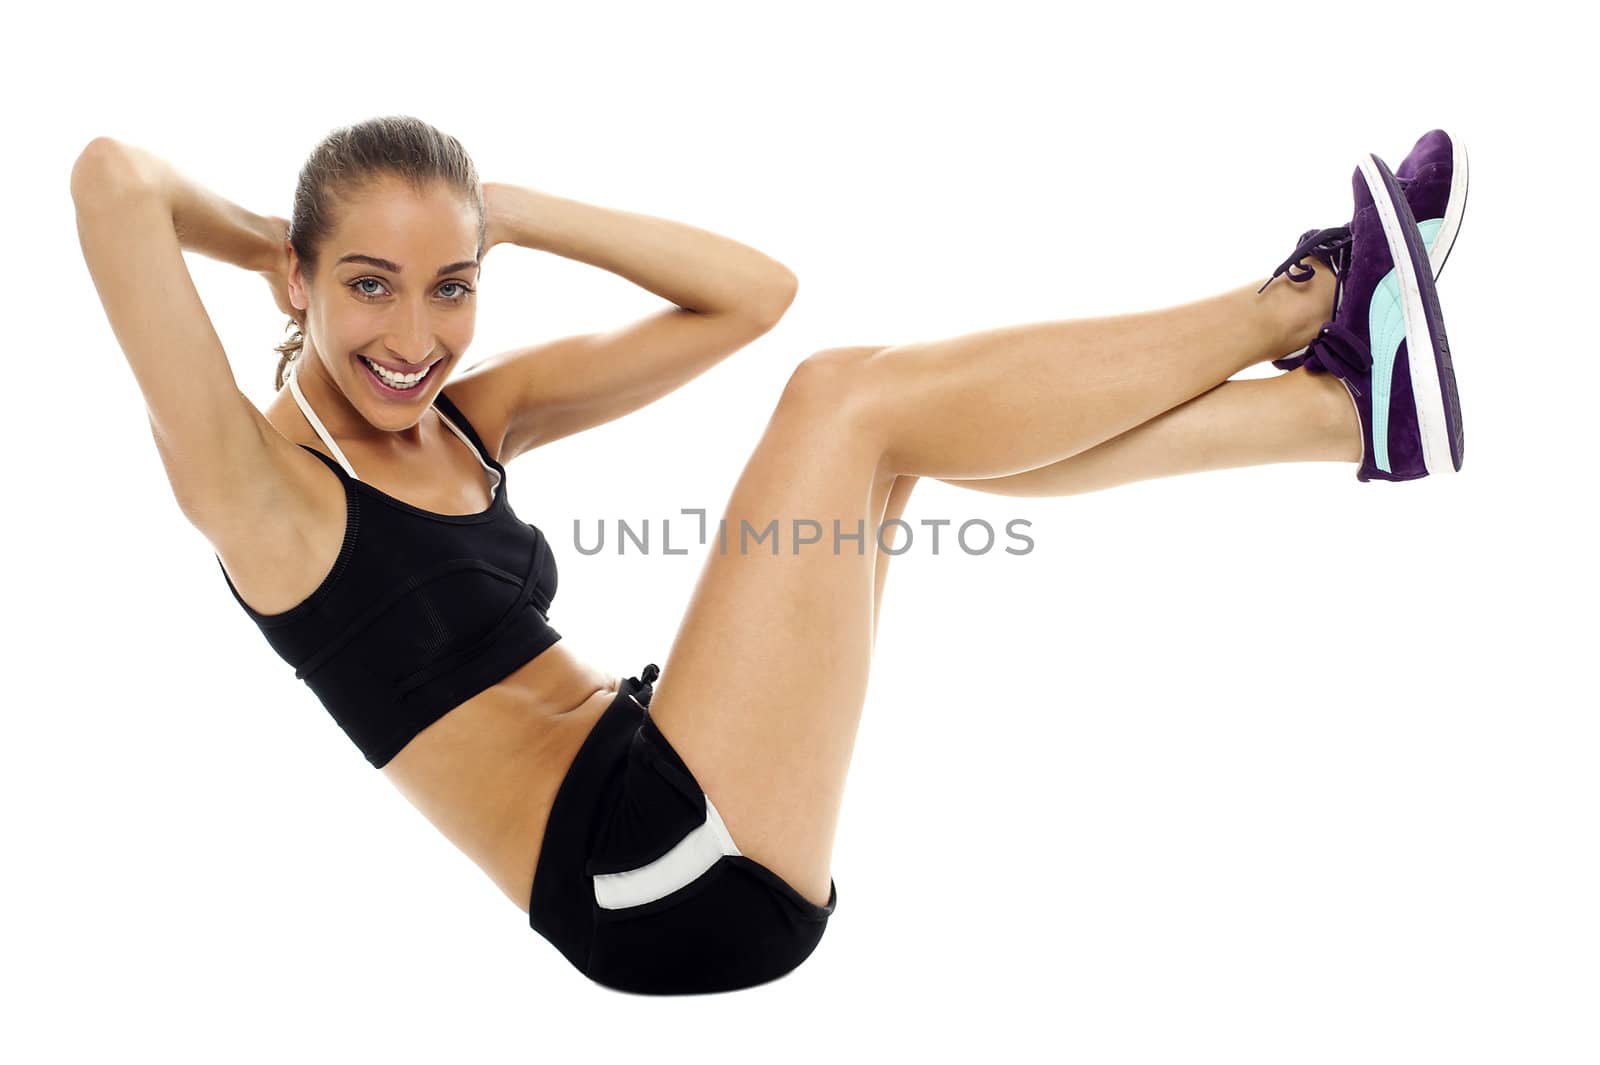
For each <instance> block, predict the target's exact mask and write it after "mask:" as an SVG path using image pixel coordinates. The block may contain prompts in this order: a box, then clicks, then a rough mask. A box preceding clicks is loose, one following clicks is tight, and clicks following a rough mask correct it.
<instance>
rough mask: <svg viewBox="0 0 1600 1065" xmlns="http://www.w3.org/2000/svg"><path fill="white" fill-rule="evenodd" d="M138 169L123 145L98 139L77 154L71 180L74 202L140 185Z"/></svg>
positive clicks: (107, 138)
mask: <svg viewBox="0 0 1600 1065" xmlns="http://www.w3.org/2000/svg"><path fill="white" fill-rule="evenodd" d="M138 179H139V178H138V167H137V166H136V165H135V164H134V161H133V159H132V157H131V156H130V155H129V153H128V151H127V148H126V146H125V145H124V144H122V142H120V141H117V140H113V139H112V138H110V137H96V138H95V139H94V140H92V141H90V142H89V143H88V144H87V145H85V146H84V149H83V151H81V152H79V153H78V158H77V160H76V161H74V162H73V164H72V176H71V179H70V184H71V189H72V199H73V201H74V202H77V203H82V202H83V201H84V200H85V199H86V198H88V197H91V196H95V195H100V194H103V193H105V192H108V191H113V190H119V189H126V188H129V187H131V186H134V185H137V184H138Z"/></svg>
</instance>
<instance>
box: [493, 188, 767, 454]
mask: <svg viewBox="0 0 1600 1065" xmlns="http://www.w3.org/2000/svg"><path fill="white" fill-rule="evenodd" d="M483 191H484V199H485V202H486V204H487V206H488V234H487V243H488V245H489V246H493V245H495V244H519V245H521V246H523V247H525V248H533V249H535V250H538V251H547V252H550V253H552V254H555V255H560V256H563V257H564V258H568V259H574V260H577V261H579V262H584V263H588V264H590V265H592V266H598V267H600V268H601V269H603V270H609V271H611V272H612V273H615V274H617V275H618V276H620V277H625V278H627V279H628V280H629V281H632V282H634V283H635V284H637V285H639V286H640V287H641V288H645V289H648V290H650V291H651V292H654V293H656V294H657V295H658V296H661V297H662V298H663V299H665V300H668V301H669V302H671V303H673V304H675V306H674V307H673V308H672V309H670V310H665V311H661V312H659V313H657V314H655V315H652V316H650V317H648V318H645V319H642V320H641V321H638V322H635V323H633V324H631V325H628V326H626V327H624V328H622V329H618V330H615V331H612V332H609V333H595V334H589V335H585V336H577V337H567V338H564V339H561V340H555V341H549V342H546V343H543V344H537V345H533V346H530V347H525V348H518V349H514V350H512V351H508V352H504V353H502V354H499V355H495V356H492V357H491V358H489V359H486V360H484V361H483V362H481V363H477V364H475V365H474V366H473V368H472V370H470V371H468V372H466V373H464V374H462V375H461V378H462V386H463V389H464V390H470V391H471V392H472V393H473V397H472V399H470V400H469V401H468V402H469V403H473V404H476V405H477V406H478V408H479V409H480V410H481V409H486V408H487V409H496V410H497V414H498V425H499V426H503V427H504V432H503V437H502V442H501V444H500V447H499V457H500V461H502V462H509V461H510V460H511V459H512V458H515V457H516V456H517V455H519V454H521V453H523V452H524V451H527V450H529V449H530V448H533V447H536V446H538V445H540V444H544V443H548V442H549V441H551V440H555V439H559V438H560V437H563V436H568V435H570V434H572V433H576V432H579V431H581V430H583V429H587V428H589V427H591V426H594V425H599V424H601V423H603V422H607V421H610V420H612V419H613V418H617V417H620V416H622V415H624V414H627V413H628V412H630V411H634V410H637V409H639V408H640V407H643V406H645V405H646V404H648V403H651V402H653V401H654V400H656V399H659V398H660V397H661V396H663V395H666V394H667V393H668V392H671V391H673V390H674V389H676V388H678V387H679V386H681V385H683V384H685V383H686V382H688V381H690V380H693V379H694V378H695V377H697V376H699V375H700V374H702V373H704V372H705V371H706V370H708V369H710V368H711V367H712V366H714V365H716V364H717V363H718V362H720V361H722V360H723V359H724V358H726V357H727V356H728V355H731V354H732V353H733V352H735V351H737V350H739V349H740V348H742V347H744V346H745V345H746V344H748V343H750V341H752V340H754V339H755V338H756V337H759V336H760V335H762V334H763V333H765V332H767V331H768V330H769V329H771V328H772V327H773V326H774V325H775V324H777V322H778V319H779V318H781V317H782V316H783V313H784V311H786V310H787V309H788V308H789V305H790V303H792V302H793V301H794V296H795V291H796V288H797V287H798V282H797V281H796V279H795V276H794V274H793V273H791V272H790V271H789V270H788V268H787V267H785V266H784V265H783V264H782V263H779V262H777V261H775V260H774V259H772V258H770V257H768V256H766V255H764V254H762V253H761V252H759V251H757V250H755V249H754V248H751V247H749V246H747V245H744V244H740V243H739V242H738V241H735V240H731V239H729V238H727V237H723V236H719V235H717V234H715V233H710V232H707V231H706V230H703V229H698V228H696V227H694V226H691V225H686V224H684V223H681V222H673V221H669V220H667V219H664V218H655V217H652V216H650V215H644V214H635V213H633V212H630V211H622V210H617V209H614V208H609V207H597V206H594V205H591V204H586V203H581V202H579V201H577V200H570V199H565V198H563V197H559V196H552V195H549V194H547V193H543V192H539V191H536V190H534V189H529V188H523V187H520V186H516V185H506V184H500V183H496V182H485V183H484V186H483ZM469 382H470V383H469Z"/></svg>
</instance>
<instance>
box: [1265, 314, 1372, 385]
mask: <svg viewBox="0 0 1600 1065" xmlns="http://www.w3.org/2000/svg"><path fill="white" fill-rule="evenodd" d="M1288 362H1292V363H1293V364H1294V365H1293V366H1283V367H1282V369H1285V370H1292V369H1294V367H1295V366H1299V365H1300V364H1301V363H1306V369H1307V370H1308V371H1311V372H1313V373H1331V374H1333V376H1335V377H1337V378H1339V379H1340V380H1341V381H1343V382H1344V383H1345V384H1347V385H1349V386H1350V389H1351V390H1352V391H1353V392H1355V394H1356V395H1358V396H1359V395H1361V386H1360V385H1358V384H1356V379H1357V378H1359V377H1364V376H1366V374H1368V373H1369V372H1371V370H1372V349H1371V348H1369V347H1368V346H1367V342H1366V341H1364V340H1362V339H1361V338H1360V337H1359V336H1357V335H1356V334H1354V333H1352V332H1351V331H1350V330H1349V329H1346V328H1345V327H1344V326H1342V325H1340V324H1339V323H1338V322H1326V323H1324V324H1323V326H1322V329H1321V330H1320V331H1319V332H1318V333H1317V335H1316V337H1315V338H1313V339H1312V341H1311V343H1309V344H1307V345H1306V350H1305V351H1303V352H1301V353H1300V354H1298V355H1291V356H1289V357H1288V358H1286V359H1277V360H1274V361H1273V365H1274V366H1278V365H1279V364H1280V363H1288Z"/></svg>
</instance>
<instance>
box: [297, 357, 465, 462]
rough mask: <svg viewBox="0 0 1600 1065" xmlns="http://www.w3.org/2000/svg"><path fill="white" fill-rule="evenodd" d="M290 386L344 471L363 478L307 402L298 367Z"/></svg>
mask: <svg viewBox="0 0 1600 1065" xmlns="http://www.w3.org/2000/svg"><path fill="white" fill-rule="evenodd" d="M289 388H290V390H291V391H293V392H294V401H295V402H296V403H298V404H300V413H302V414H304V415H305V416H306V421H308V422H310V423H311V428H313V429H315V430H316V431H317V436H318V437H320V438H321V440H322V442H323V443H324V444H327V445H328V450H329V451H331V452H333V457H334V458H336V459H338V460H339V465H341V466H343V467H344V472H346V473H348V474H349V475H350V478H351V480H355V481H359V480H361V478H359V477H357V476H356V471H355V470H354V469H352V468H351V466H350V461H349V460H348V459H346V458H345V457H344V452H343V451H340V450H339V445H338V444H336V443H334V442H333V437H331V436H329V435H328V430H327V428H326V427H324V426H323V424H322V419H321V418H319V417H317V412H316V411H314V410H312V409H311V404H310V403H307V402H306V394H305V393H304V392H302V391H300V371H299V370H298V369H296V371H295V372H294V373H292V374H290V375H289ZM451 428H454V426H451Z"/></svg>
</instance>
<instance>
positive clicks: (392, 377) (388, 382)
mask: <svg viewBox="0 0 1600 1065" xmlns="http://www.w3.org/2000/svg"><path fill="white" fill-rule="evenodd" d="M356 358H357V359H358V360H360V362H361V365H362V366H364V367H365V368H366V371H367V376H368V377H370V378H371V379H372V381H373V382H374V383H375V384H376V385H377V386H378V387H379V388H380V389H381V390H382V391H383V392H384V393H386V394H390V395H397V396H398V395H404V394H406V393H407V392H413V391H415V390H416V389H417V388H418V387H420V386H421V385H422V384H424V383H425V382H426V381H427V380H428V378H430V377H432V376H433V371H434V370H436V369H438V367H439V364H440V363H442V362H444V359H443V358H438V359H435V360H433V362H431V363H429V364H428V368H427V369H426V370H423V371H421V373H420V374H416V373H412V374H397V373H394V372H393V371H391V370H389V369H387V368H385V367H381V366H379V365H378V364H377V363H375V362H373V361H372V360H371V359H369V358H367V357H366V356H365V355H357V356H356Z"/></svg>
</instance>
